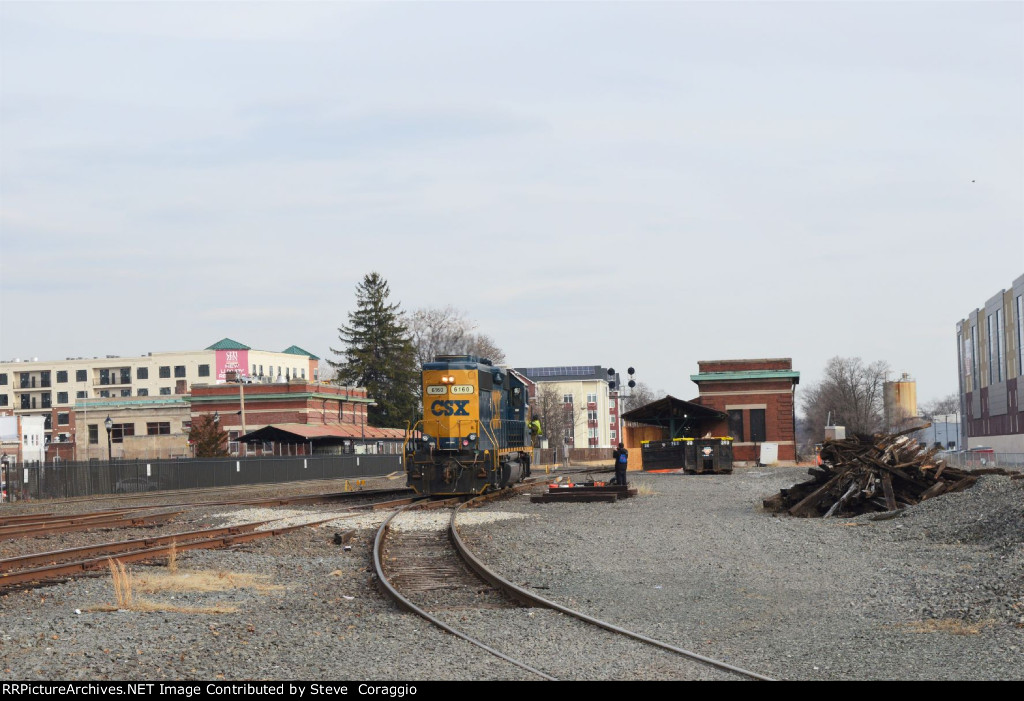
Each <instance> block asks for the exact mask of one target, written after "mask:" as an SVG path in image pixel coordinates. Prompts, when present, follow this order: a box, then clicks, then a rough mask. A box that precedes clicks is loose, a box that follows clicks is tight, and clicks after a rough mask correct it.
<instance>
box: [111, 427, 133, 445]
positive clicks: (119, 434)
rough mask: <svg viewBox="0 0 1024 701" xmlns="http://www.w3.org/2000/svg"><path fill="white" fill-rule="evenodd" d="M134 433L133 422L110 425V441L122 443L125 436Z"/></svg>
mask: <svg viewBox="0 0 1024 701" xmlns="http://www.w3.org/2000/svg"><path fill="white" fill-rule="evenodd" d="M134 435H135V424H114V425H113V426H111V427H110V442H111V443H124V437H125V436H134Z"/></svg>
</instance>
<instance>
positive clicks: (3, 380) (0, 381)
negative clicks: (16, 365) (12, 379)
mask: <svg viewBox="0 0 1024 701" xmlns="http://www.w3.org/2000/svg"><path fill="white" fill-rule="evenodd" d="M6 384H7V373H6V372H0V385H6Z"/></svg>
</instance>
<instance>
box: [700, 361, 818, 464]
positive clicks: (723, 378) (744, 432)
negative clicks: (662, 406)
mask: <svg viewBox="0 0 1024 701" xmlns="http://www.w3.org/2000/svg"><path fill="white" fill-rule="evenodd" d="M697 367H698V370H699V372H698V374H696V375H690V379H691V380H692V381H693V382H694V383H695V384H696V385H697V387H698V388H699V390H700V396H699V397H698V398H697V399H696V400H694V401H695V402H696V403H698V404H701V405H703V406H706V407H710V408H712V409H717V410H718V411H723V412H725V413H726V414H728V416H729V418H728V420H727V421H723V422H722V424H720V425H719V426H718V427H715V428H713V429H712V432H713V433H714V435H719V436H720V435H729V436H732V437H733V460H735V461H736V462H746V463H754V464H756V463H757V461H758V459H759V456H760V450H761V445H762V444H764V443H774V444H776V445H778V459H779V461H795V460H796V414H795V393H796V385H797V384H798V383H799V382H800V373H799V372H796V371H794V370H793V360H792V358H757V359H747V360H701V361H698V363H697Z"/></svg>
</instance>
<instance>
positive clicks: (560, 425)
mask: <svg viewBox="0 0 1024 701" xmlns="http://www.w3.org/2000/svg"><path fill="white" fill-rule="evenodd" d="M532 414H533V416H535V417H538V418H539V419H540V425H541V430H542V431H543V435H544V436H545V437H546V438H547V439H548V441H549V445H551V447H555V446H558V445H563V444H564V443H565V439H566V438H568V437H574V436H575V435H576V429H577V428H578V427H580V426H585V425H586V417H587V409H586V405H585V404H583V403H582V402H575V401H574V402H566V401H565V397H564V396H563V395H562V392H561V391H560V390H559V389H558V388H557V387H556V386H555V385H552V384H548V383H546V382H542V383H540V384H538V385H537V393H536V396H535V397H534V399H533V407H532Z"/></svg>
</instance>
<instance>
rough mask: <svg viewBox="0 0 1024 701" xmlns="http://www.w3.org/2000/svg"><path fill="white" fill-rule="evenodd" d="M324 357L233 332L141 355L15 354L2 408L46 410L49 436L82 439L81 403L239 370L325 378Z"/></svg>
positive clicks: (1, 371) (235, 374) (171, 390)
mask: <svg viewBox="0 0 1024 701" xmlns="http://www.w3.org/2000/svg"><path fill="white" fill-rule="evenodd" d="M319 360H320V359H319V358H318V357H317V356H315V355H313V354H311V353H309V352H307V351H305V350H303V349H301V348H299V347H298V346H291V347H290V348H287V349H285V350H283V351H281V352H274V351H262V350H255V349H253V348H250V347H249V346H246V345H244V344H241V343H238V342H237V341H232V340H231V339H229V338H225V339H223V340H221V341H218V342H217V343H215V344H213V345H211V346H209V347H207V348H204V349H203V350H195V351H171V352H160V353H148V354H146V355H144V356H137V357H122V356H116V355H108V356H105V357H102V358H65V359H64V360H39V359H37V358H33V359H32V360H22V359H14V360H10V361H4V362H0V415H14V416H21V417H41V418H42V420H43V427H44V432H45V436H44V441H45V443H46V444H50V443H67V442H71V441H73V439H74V433H75V418H76V408H81V409H83V410H84V407H85V406H86V405H87V404H89V403H90V400H96V399H120V400H122V402H126V401H129V400H130V398H137V397H143V398H148V397H153V398H163V399H168V400H170V399H172V398H179V399H180V398H181V397H182V396H184V395H188V394H189V391H190V388H191V386H192V385H193V384H199V383H201V384H216V383H219V382H225V381H229V380H233V379H235V378H239V377H243V378H245V379H246V380H247V381H256V382H259V381H264V382H274V381H279V382H285V381H287V380H289V379H292V378H296V379H306V380H318V379H319ZM157 423H159V422H157Z"/></svg>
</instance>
